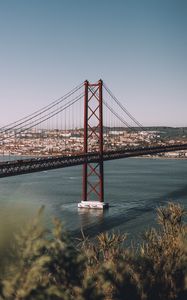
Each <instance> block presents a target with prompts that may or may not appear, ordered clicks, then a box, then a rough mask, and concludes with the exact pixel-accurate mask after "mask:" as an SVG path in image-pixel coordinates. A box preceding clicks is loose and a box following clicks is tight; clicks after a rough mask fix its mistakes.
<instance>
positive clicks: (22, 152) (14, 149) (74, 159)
mask: <svg viewBox="0 0 187 300" xmlns="http://www.w3.org/2000/svg"><path fill="white" fill-rule="evenodd" d="M179 150H187V144H182V143H176V144H171V143H168V144H167V143H166V142H163V141H162V140H161V139H160V136H159V135H158V133H157V132H150V131H147V130H146V129H145V128H144V127H143V126H142V125H141V124H140V123H139V122H138V121H137V120H136V119H135V118H134V117H133V116H132V115H131V114H130V113H129V112H128V110H127V109H126V108H125V107H124V106H123V104H122V103H121V102H120V101H119V100H118V99H117V98H116V97H115V96H114V95H113V93H112V92H111V91H110V89H109V88H108V87H107V86H106V84H105V83H103V81H102V80H99V81H98V82H97V83H94V84H92V83H90V82H88V81H85V82H84V83H82V84H80V85H79V86H77V87H75V88H74V89H73V90H71V91H70V92H69V93H67V94H66V95H64V96H63V97H61V98H59V99H57V100H55V101H53V102H51V103H50V104H49V105H47V106H45V107H43V108H41V109H39V110H37V111H35V112H34V113H32V114H30V115H28V116H26V117H24V118H21V119H19V120H17V121H15V122H12V123H10V124H8V125H7V126H4V127H1V128H0V158H1V160H0V177H1V178H2V177H8V176H15V175H21V174H28V173H33V172H40V171H44V170H51V169H58V168H64V167H71V166H76V165H83V176H82V177H83V183H82V185H83V192H82V202H81V204H80V207H81V206H83V207H88V206H89V205H87V203H96V204H97V203H99V205H98V206H97V205H96V207H99V208H102V207H104V166H103V164H104V161H108V160H114V159H120V158H127V157H136V156H143V155H154V154H158V153H163V152H171V151H179ZM90 200H91V202H90ZM94 205H95V204H94ZM94 205H93V207H95V206H94ZM91 207H92V206H91Z"/></svg>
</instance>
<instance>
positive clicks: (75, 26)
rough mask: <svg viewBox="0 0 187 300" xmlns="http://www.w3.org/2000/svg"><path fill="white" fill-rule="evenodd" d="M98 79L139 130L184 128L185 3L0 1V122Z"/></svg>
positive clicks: (160, 0) (186, 122) (180, 0)
mask: <svg viewBox="0 0 187 300" xmlns="http://www.w3.org/2000/svg"><path fill="white" fill-rule="evenodd" d="M100 78H102V79H103V80H104V82H105V83H106V84H107V86H108V87H109V88H110V89H111V90H112V92H113V93H114V94H115V96H116V97H117V98H118V99H119V100H120V101H121V102H122V103H123V104H124V105H125V107H126V108H127V109H128V110H129V111H130V112H131V114H133V116H134V117H135V118H136V119H137V120H138V121H139V122H140V123H142V124H143V125H144V126H154V125H155V126H187V1H186V0H115V1H114V0H113V1H112V0H94V1H91V0H78V1H77V0H32V1H31V0H0V107H1V109H0V125H5V124H7V123H10V122H11V121H15V120H17V119H19V118H21V117H23V116H25V115H27V114H29V113H31V112H33V111H35V110H37V109H39V108H41V107H42V106H44V105H47V104H48V103H50V102H51V101H53V100H55V99H57V98H59V97H60V96H63V95H64V94H65V93H67V92H68V91H69V90H71V89H72V88H73V87H75V86H77V85H78V84H79V83H81V82H83V81H84V80H86V79H88V80H89V81H90V82H96V81H98V80H99V79H100Z"/></svg>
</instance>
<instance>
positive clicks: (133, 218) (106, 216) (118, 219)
mask: <svg viewBox="0 0 187 300" xmlns="http://www.w3.org/2000/svg"><path fill="white" fill-rule="evenodd" d="M185 196H186V203H185V204H186V205H185V204H184V203H183V205H184V206H185V207H186V208H187V185H186V186H185V187H183V188H181V189H177V190H174V191H172V192H170V193H167V194H164V195H162V196H160V197H154V198H149V199H137V200H136V206H134V207H131V208H125V207H124V210H123V211H122V208H121V207H120V209H119V210H118V212H117V213H114V214H112V210H113V209H115V211H116V208H117V205H111V206H110V208H109V209H106V210H104V211H102V210H88V209H86V210H84V209H80V210H78V214H79V217H80V222H81V228H82V230H83V232H84V234H85V236H89V237H90V238H94V237H95V236H96V235H97V234H98V233H101V232H105V231H116V230H117V231H121V228H123V229H124V228H125V229H127V231H129V230H130V231H131V225H132V224H133V226H134V228H136V233H138V232H137V231H139V230H140V231H141V227H139V226H138V224H139V223H140V224H144V226H147V227H150V226H152V225H156V221H155V220H156V208H157V207H159V206H163V205H166V204H167V202H169V201H173V202H179V203H182V202H180V199H181V198H183V197H185ZM138 203H139V204H138ZM185 219H186V218H185ZM88 224H89V225H88ZM81 228H80V229H76V230H73V231H71V235H72V236H73V237H81V236H82V233H81ZM122 232H123V231H122ZM123 233H124V232H123Z"/></svg>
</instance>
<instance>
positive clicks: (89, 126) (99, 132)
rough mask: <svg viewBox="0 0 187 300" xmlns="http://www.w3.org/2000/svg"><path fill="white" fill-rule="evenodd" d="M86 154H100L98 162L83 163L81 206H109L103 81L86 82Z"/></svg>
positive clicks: (100, 207) (79, 205) (101, 207)
mask: <svg viewBox="0 0 187 300" xmlns="http://www.w3.org/2000/svg"><path fill="white" fill-rule="evenodd" d="M84 88H85V94H84V154H85V155H87V156H88V157H89V153H91V152H93V151H94V153H96V154H99V160H98V162H97V163H87V162H86V163H85V164H84V165H83V184H82V185H83V191H82V201H81V202H80V203H79V204H78V207H79V208H99V209H103V208H106V207H108V203H104V166H103V82H102V80H99V81H98V82H97V83H94V84H91V83H89V82H88V81H87V80H86V81H85V82H84Z"/></svg>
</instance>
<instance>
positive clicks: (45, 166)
mask: <svg viewBox="0 0 187 300" xmlns="http://www.w3.org/2000/svg"><path fill="white" fill-rule="evenodd" d="M179 150H187V144H178V145H169V146H154V147H143V148H129V149H121V150H116V151H107V152H104V153H103V161H108V160H114V159H120V158H127V157H138V156H143V155H148V154H150V155H153V154H158V153H164V152H172V151H179ZM100 159H102V158H101V156H100V154H99V153H88V154H81V155H72V156H52V157H39V158H31V159H23V160H15V161H6V162H1V163H0V178H2V177H8V176H15V175H22V174H28V173H33V172H41V171H45V170H52V169H59V168H65V167H71V166H77V165H82V164H84V163H96V162H98V161H99V160H100Z"/></svg>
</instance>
